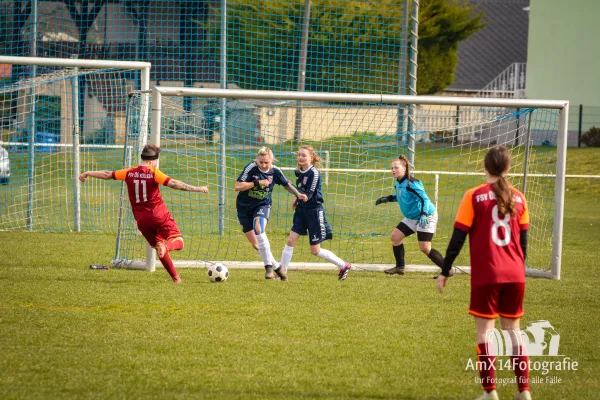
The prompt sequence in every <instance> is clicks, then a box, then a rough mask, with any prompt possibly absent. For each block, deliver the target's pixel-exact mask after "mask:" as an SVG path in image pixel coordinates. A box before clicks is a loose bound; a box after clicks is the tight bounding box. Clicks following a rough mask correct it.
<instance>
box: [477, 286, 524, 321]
mask: <svg viewBox="0 0 600 400" xmlns="http://www.w3.org/2000/svg"><path fill="white" fill-rule="evenodd" d="M524 298H525V283H524V282H518V283H517V282H509V283H489V284H483V285H473V286H471V304H470V305H469V314H472V315H474V316H476V317H481V318H489V319H494V318H498V315H500V316H501V317H505V318H521V317H522V316H523V314H524V312H523V299H524Z"/></svg>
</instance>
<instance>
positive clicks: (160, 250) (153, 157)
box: [79, 144, 208, 283]
mask: <svg viewBox="0 0 600 400" xmlns="http://www.w3.org/2000/svg"><path fill="white" fill-rule="evenodd" d="M159 154H160V147H158V146H155V145H152V144H148V145H146V146H144V149H143V150H142V154H141V159H142V161H141V163H140V165H139V166H137V167H132V168H127V169H121V170H118V171H86V172H84V173H82V174H81V175H79V180H80V181H81V182H85V181H86V179H87V178H88V177H90V176H91V177H93V178H98V179H104V180H109V179H115V180H120V181H125V183H126V184H127V192H128V194H129V202H130V203H131V211H133V217H134V218H135V221H136V222H137V226H138V229H139V231H140V232H141V233H142V235H144V237H145V238H146V240H147V241H148V243H149V244H150V246H151V247H153V248H156V253H157V255H158V258H159V260H160V262H161V263H162V265H163V266H164V267H165V269H166V270H167V272H168V273H169V275H171V278H172V279H173V282H175V283H180V282H181V278H180V277H179V275H178V274H177V270H176V269H175V266H174V265H173V260H171V256H170V255H169V251H171V250H181V249H182V248H183V238H182V237H181V232H179V228H178V227H177V224H176V223H175V220H174V219H173V217H172V216H171V213H170V212H169V210H168V209H167V206H166V205H165V203H164V201H163V199H162V196H161V195H160V189H159V186H160V185H164V186H167V187H170V188H172V189H178V190H184V191H187V192H202V193H208V188H207V187H206V186H191V185H188V184H186V183H183V182H181V181H178V180H176V179H172V178H170V177H169V176H167V175H165V174H164V173H163V172H162V171H160V170H159V169H158V168H156V164H157V160H158V156H159Z"/></svg>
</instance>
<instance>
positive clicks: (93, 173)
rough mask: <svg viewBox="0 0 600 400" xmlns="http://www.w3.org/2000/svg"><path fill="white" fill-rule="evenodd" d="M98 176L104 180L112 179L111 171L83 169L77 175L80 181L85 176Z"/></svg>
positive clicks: (83, 179) (82, 180)
mask: <svg viewBox="0 0 600 400" xmlns="http://www.w3.org/2000/svg"><path fill="white" fill-rule="evenodd" d="M90 176H91V177H92V178H98V179H104V180H105V181H107V180H109V179H112V171H85V172H84V173H82V174H81V175H79V180H80V181H81V182H85V181H86V180H87V178H89V177H90Z"/></svg>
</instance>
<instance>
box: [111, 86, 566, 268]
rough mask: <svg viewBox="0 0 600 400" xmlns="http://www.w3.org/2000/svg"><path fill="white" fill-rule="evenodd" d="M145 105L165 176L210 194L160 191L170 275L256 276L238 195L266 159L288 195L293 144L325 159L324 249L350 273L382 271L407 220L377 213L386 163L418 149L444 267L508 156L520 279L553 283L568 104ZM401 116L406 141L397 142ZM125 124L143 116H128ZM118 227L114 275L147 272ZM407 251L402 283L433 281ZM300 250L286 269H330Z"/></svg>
mask: <svg viewBox="0 0 600 400" xmlns="http://www.w3.org/2000/svg"><path fill="white" fill-rule="evenodd" d="M184 97H186V98H191V99H193V100H192V102H193V104H194V105H193V106H192V107H191V109H190V108H189V107H188V108H186V109H184V108H183V107H182V103H183V101H182V99H183V98H184ZM222 99H225V102H222ZM299 102H301V104H302V108H300V109H298V104H299ZM151 103H152V114H151V119H152V124H151V133H150V137H149V140H148V141H149V142H150V143H155V144H159V145H161V148H162V149H163V153H161V169H162V170H163V171H165V172H166V173H167V174H168V175H171V176H173V177H175V178H177V179H183V180H188V181H190V183H192V184H195V185H199V184H202V185H207V186H209V189H210V190H211V193H209V195H207V196H205V197H204V196H203V197H198V196H197V195H196V196H194V195H190V194H186V193H179V192H177V193H173V192H175V191H169V190H163V196H164V197H165V201H166V203H167V206H168V208H169V209H170V210H171V212H172V214H173V215H174V218H175V220H176V221H177V222H178V225H179V226H180V229H181V231H182V233H183V234H184V237H185V240H186V246H185V248H184V250H182V251H181V252H178V254H177V256H176V257H177V259H178V261H176V265H179V266H185V265H188V266H201V267H202V266H206V265H207V262H217V261H221V262H225V263H226V265H228V266H232V267H253V266H254V267H260V263H259V262H258V261H259V257H258V254H256V253H255V252H254V251H253V249H252V248H251V246H250V244H249V243H248V242H247V240H246V238H245V237H244V235H243V234H242V232H241V229H240V227H239V223H238V222H237V217H236V214H235V193H234V192H233V186H234V181H235V179H236V177H237V175H238V174H239V172H240V171H241V168H243V166H244V165H245V164H247V163H248V162H250V161H252V160H253V159H254V158H255V155H256V151H257V149H258V148H259V147H260V146H262V145H266V146H269V147H271V148H272V149H273V151H274V154H275V157H276V158H277V159H278V161H277V163H276V165H277V166H278V167H280V168H281V169H282V170H283V172H284V174H286V176H287V177H288V179H291V180H293V181H294V180H295V176H294V174H293V170H294V169H295V166H296V162H295V155H294V152H295V151H297V149H298V147H299V146H300V145H302V144H310V145H312V146H313V147H314V148H315V150H316V151H317V153H319V154H320V155H321V157H322V158H324V163H323V164H324V165H325V168H322V169H321V171H322V173H323V175H324V179H323V182H324V183H323V191H324V197H325V204H324V206H325V209H326V215H327V218H328V220H329V222H330V223H331V225H332V229H333V233H334V240H333V241H331V242H326V243H325V244H324V246H325V247H326V248H331V249H332V250H333V251H334V252H335V253H336V254H338V255H339V256H340V257H342V258H344V259H348V260H349V261H350V262H352V264H353V266H356V267H357V269H365V270H372V271H380V270H382V269H384V268H387V267H389V266H390V265H392V264H393V253H392V249H391V243H390V240H389V234H390V232H391V231H392V230H393V229H394V227H395V226H396V225H397V223H398V222H399V221H401V220H402V218H403V217H402V215H401V213H400V211H399V210H398V207H397V205H396V206H394V205H380V206H378V207H375V206H374V201H375V199H376V198H378V197H380V196H382V195H387V194H390V193H391V191H392V183H393V179H392V177H391V174H390V172H389V165H390V163H391V161H392V160H393V159H395V158H397V156H398V155H399V154H407V152H408V150H409V146H410V148H413V147H414V150H415V152H414V165H413V166H412V167H413V169H414V176H415V177H416V178H417V179H419V180H421V181H423V183H424V186H425V189H426V192H427V193H428V194H429V197H430V198H431V199H432V201H435V203H437V207H436V208H437V211H438V215H439V222H438V228H437V232H436V235H435V237H434V239H433V243H432V246H433V247H434V248H437V249H438V250H440V251H441V252H442V253H444V252H445V248H446V247H447V244H448V241H449V238H450V236H451V233H452V225H453V221H454V217H455V215H456V210H457V207H458V204H459V203H460V200H461V199H462V195H463V194H464V192H465V190H467V189H468V188H469V187H472V186H475V185H477V184H480V183H483V182H484V175H483V156H484V155H485V152H486V151H487V149H488V148H489V147H490V146H491V145H493V144H506V145H507V146H509V147H510V148H511V153H512V156H513V165H512V168H511V176H510V179H511V181H512V183H513V184H514V185H515V186H516V187H517V188H519V189H520V190H522V191H524V194H525V196H526V198H527V199H528V204H529V208H530V213H531V219H532V220H531V228H530V241H529V247H528V260H527V265H528V269H527V274H528V275H529V276H540V277H546V278H553V279H559V278H560V267H561V248H562V220H563V214H564V180H565V161H566V134H567V122H568V120H567V118H568V107H569V104H568V102H567V101H551V100H511V99H489V98H486V99H479V98H465V97H439V96H401V95H380V94H376V95H375V94H371V95H359V94H342V93H308V92H281V91H254V90H231V89H194V88H181V87H163V86H157V87H155V88H153V90H152V97H151ZM211 107H212V108H211ZM223 107H224V109H223ZM409 108H410V109H411V110H412V111H411V115H412V116H411V118H412V120H413V122H412V123H411V124H410V126H411V128H410V131H408V130H407V131H404V132H398V126H402V125H403V124H402V121H400V119H401V118H405V116H406V113H405V110H407V109H409ZM298 110H299V111H298ZM129 112H132V113H137V112H138V110H137V109H136V108H135V106H132V107H131V109H130V110H129ZM296 112H302V114H303V116H302V120H303V125H302V131H301V132H300V140H297V139H298V138H297V136H295V132H294V129H295V126H294V125H295V124H294V121H295V113H296ZM215 116H219V117H220V118H217V117H215ZM211 118H213V120H212V121H211ZM406 125H409V124H406ZM406 125H405V126H406ZM409 137H413V138H414V141H415V142H414V145H413V144H412V143H409V142H411V141H409ZM222 165H225V167H224V168H222V167H221V166H222ZM289 203H290V199H289V196H288V194H287V193H286V192H285V191H283V190H279V189H276V190H275V192H274V193H273V212H272V216H271V220H270V221H269V225H268V227H267V233H268V235H269V238H270V241H271V246H272V249H273V254H274V256H275V258H279V255H280V254H281V249H282V248H283V244H284V243H285V240H286V238H287V235H288V234H289V230H290V228H291V222H292V214H293V211H292V209H291V206H290V204H289ZM122 225H123V231H122V233H123V234H124V235H123V238H124V240H123V241H122V243H121V244H120V245H119V246H120V248H118V249H117V253H119V254H120V255H121V256H120V258H118V259H115V260H114V261H113V264H114V265H116V266H122V267H131V268H140V269H148V270H154V268H155V266H156V265H157V264H156V259H155V256H154V252H151V251H148V250H147V248H144V246H143V243H144V242H143V238H142V237H140V236H139V235H137V236H136V235H135V232H134V231H135V229H134V226H133V225H132V223H131V222H130V223H129V224H127V223H123V224H122ZM127 229H129V231H130V238H129V239H127V238H125V237H126V235H125V233H126V230H127ZM411 241H412V239H411V238H408V239H407V240H406V243H408V244H407V245H406V251H407V252H406V260H407V264H408V265H407V270H408V271H437V270H439V269H438V268H437V267H435V266H434V265H433V264H432V263H431V262H430V261H429V260H428V259H427V258H426V257H424V256H423V255H422V254H420V252H419V251H418V246H417V245H416V243H414V244H413V243H412V242H411ZM305 242H306V240H304V241H303V240H302V239H301V240H300V241H299V242H298V244H297V246H296V249H295V252H294V260H293V262H292V264H291V267H290V269H292V270H293V269H304V268H306V269H320V268H328V267H327V266H326V265H323V264H320V263H315V261H316V260H315V259H314V257H312V256H311V255H310V252H309V251H308V247H309V246H308V244H307V243H305ZM468 254H469V249H468V246H465V249H464V250H463V253H462V254H461V257H460V258H459V260H458V262H459V263H460V264H457V265H468ZM181 259H183V260H181ZM466 270H468V267H467V268H466Z"/></svg>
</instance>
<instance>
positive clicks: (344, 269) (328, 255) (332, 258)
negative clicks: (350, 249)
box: [310, 244, 352, 281]
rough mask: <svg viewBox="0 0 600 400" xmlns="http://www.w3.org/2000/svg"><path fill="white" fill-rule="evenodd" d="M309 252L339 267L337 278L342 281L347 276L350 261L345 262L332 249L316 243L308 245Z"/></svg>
mask: <svg viewBox="0 0 600 400" xmlns="http://www.w3.org/2000/svg"><path fill="white" fill-rule="evenodd" d="M310 252H311V253H312V254H313V255H315V256H318V257H321V258H322V259H324V260H327V261H329V262H330V263H332V264H334V265H335V266H337V267H338V268H339V269H340V271H339V274H338V279H339V280H340V281H343V280H345V279H346V278H347V277H348V272H350V269H351V268H352V266H351V265H350V263H347V262H345V261H344V260H342V259H341V258H339V257H338V256H336V255H335V254H334V253H333V252H332V251H329V250H326V249H322V248H321V246H320V245H318V244H317V245H312V246H310Z"/></svg>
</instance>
